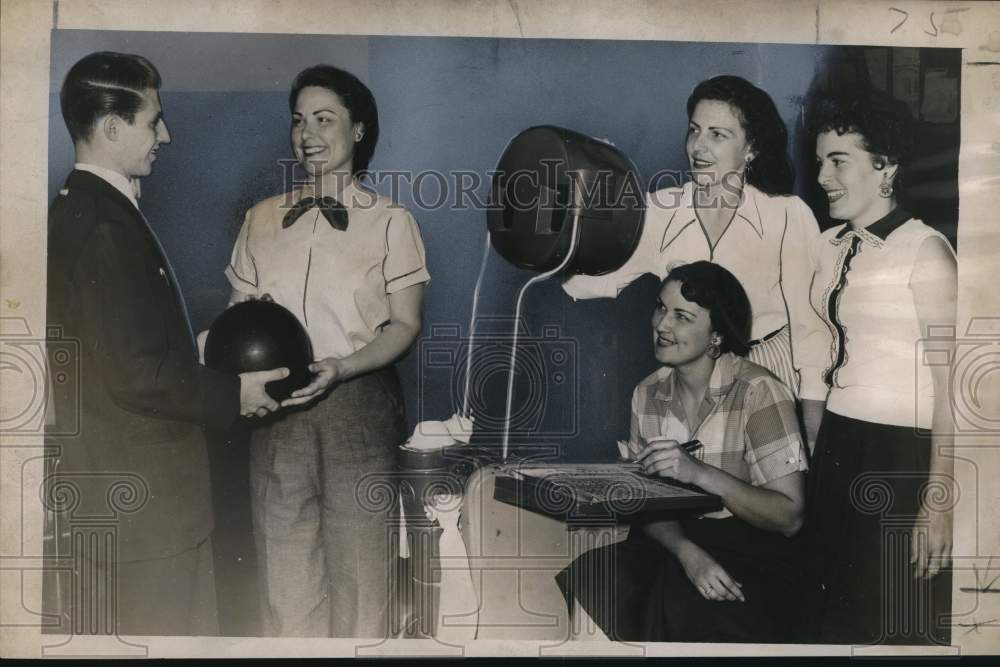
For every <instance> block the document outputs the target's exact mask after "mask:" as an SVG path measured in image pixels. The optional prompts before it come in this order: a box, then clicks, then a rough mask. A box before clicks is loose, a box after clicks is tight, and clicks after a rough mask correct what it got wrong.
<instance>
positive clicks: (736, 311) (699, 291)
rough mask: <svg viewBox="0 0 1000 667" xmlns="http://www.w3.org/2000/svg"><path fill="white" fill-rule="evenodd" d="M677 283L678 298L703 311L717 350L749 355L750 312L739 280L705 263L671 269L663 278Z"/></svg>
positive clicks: (725, 270) (747, 298)
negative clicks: (717, 341)
mask: <svg viewBox="0 0 1000 667" xmlns="http://www.w3.org/2000/svg"><path fill="white" fill-rule="evenodd" d="M669 282H677V283H680V287H681V296H683V297H684V298H685V299H687V300H688V301H691V302H693V303H696V304H698V305H699V306H701V307H702V308H704V309H706V310H707V311H708V313H709V317H710V318H711V322H712V330H713V331H715V332H716V333H718V334H719V336H721V337H722V343H721V344H720V345H719V349H720V350H722V351H723V352H732V353H733V354H736V355H739V356H741V357H745V356H746V355H747V353H748V352H750V345H749V342H750V326H751V324H752V322H753V311H752V310H751V308H750V299H749V297H747V293H746V291H745V290H744V289H743V285H742V284H741V283H740V281H739V279H738V278H737V277H736V276H734V275H733V274H732V273H730V272H729V271H728V270H727V269H725V268H723V267H721V266H719V265H718V264H714V263H712V262H707V261H704V260H702V261H698V262H691V263H690V264H681V265H679V266H675V267H674V268H673V269H671V270H670V273H668V274H667V277H666V278H664V279H663V283H662V284H661V286H660V287H661V289H662V288H663V287H664V286H666V284H667V283H669Z"/></svg>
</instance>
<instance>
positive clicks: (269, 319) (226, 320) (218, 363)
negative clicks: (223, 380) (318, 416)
mask: <svg viewBox="0 0 1000 667" xmlns="http://www.w3.org/2000/svg"><path fill="white" fill-rule="evenodd" d="M312 362H313V354H312V343H311V342H310V341H309V334H307V333H306V330H305V329H304V328H302V325H301V324H299V321H298V319H296V317H295V315H293V314H292V313H291V311H289V310H288V309H287V308H285V307H284V306H279V305H278V304H276V303H273V302H270V301H257V300H253V301H244V302H242V303H238V304H236V305H234V306H232V307H231V308H228V309H226V311H225V312H223V313H222V314H221V315H219V317H218V318H217V319H216V320H215V322H214V323H213V324H212V328H211V329H209V330H208V339H207V340H206V341H205V365H206V366H208V367H209V368H214V369H216V370H220V371H225V372H227V373H247V372H251V371H266V370H271V369H272V368H282V367H284V368H288V370H289V372H290V375H289V376H288V377H287V378H285V379H283V380H275V381H273V382H268V383H267V385H266V386H265V389H266V390H267V393H268V394H269V395H270V396H271V398H273V399H274V400H276V401H282V400H284V399H286V398H288V397H289V396H290V395H291V393H292V392H293V391H295V390H296V389H301V388H302V387H304V386H306V385H307V384H309V382H310V381H311V380H312V373H311V372H310V371H309V364H311V363H312Z"/></svg>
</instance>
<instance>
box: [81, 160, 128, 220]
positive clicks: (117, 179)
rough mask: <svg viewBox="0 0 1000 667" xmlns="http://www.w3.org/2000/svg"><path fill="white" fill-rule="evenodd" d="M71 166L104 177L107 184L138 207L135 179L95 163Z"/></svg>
mask: <svg viewBox="0 0 1000 667" xmlns="http://www.w3.org/2000/svg"><path fill="white" fill-rule="evenodd" d="M73 168H74V169H76V170H78V171H88V172H90V173H91V174H93V175H94V176H97V177H98V178H101V179H104V180H105V181H107V182H108V185H110V186H111V187H113V188H114V189H115V190H118V192H120V193H122V194H123V195H125V196H126V197H128V200H129V201H130V202H132V205H133V206H135V207H136V209H138V208H139V201H138V200H137V199H136V198H135V185H136V183H135V181H134V180H129V179H128V178H125V176H123V175H122V174H119V173H118V172H117V171H112V170H111V169H107V168H105V167H98V166H97V165H96V164H87V163H86V162H77V163H76V164H74V165H73Z"/></svg>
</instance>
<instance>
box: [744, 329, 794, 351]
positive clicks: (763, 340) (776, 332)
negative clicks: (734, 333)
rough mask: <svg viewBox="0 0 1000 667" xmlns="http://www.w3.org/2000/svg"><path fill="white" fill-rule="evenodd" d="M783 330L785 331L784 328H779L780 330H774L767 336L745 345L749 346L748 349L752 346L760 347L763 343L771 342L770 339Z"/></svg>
mask: <svg viewBox="0 0 1000 667" xmlns="http://www.w3.org/2000/svg"><path fill="white" fill-rule="evenodd" d="M784 329H785V327H781V328H780V329H775V330H774V331H772V332H771V333H769V334H767V335H766V336H764V337H763V338H758V339H756V340H752V341H750V342H749V343H747V345H749V346H750V347H753V346H754V345H760V344H761V343H765V342H767V341H769V340H771V339H772V338H774V337H775V336H777V335H778V334H780V333H781V332H782V331H784Z"/></svg>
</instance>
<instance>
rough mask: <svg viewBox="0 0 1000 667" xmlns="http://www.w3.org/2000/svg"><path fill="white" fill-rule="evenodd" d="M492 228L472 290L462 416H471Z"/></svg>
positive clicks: (488, 234)
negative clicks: (474, 359)
mask: <svg viewBox="0 0 1000 667" xmlns="http://www.w3.org/2000/svg"><path fill="white" fill-rule="evenodd" d="M490 238H491V237H490V230H488V229H487V230H486V246H485V247H484V248H483V261H482V263H481V264H480V266H479V277H478V278H476V289H475V290H474V291H473V292H472V317H471V318H470V319H469V351H468V353H467V354H466V356H465V393H464V395H463V399H462V416H463V417H469V416H470V414H469V383H470V382H471V381H472V346H473V343H474V342H475V340H476V315H477V314H478V312H479V288H480V287H482V284H483V276H484V275H486V264H487V262H488V261H489V259H490Z"/></svg>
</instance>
